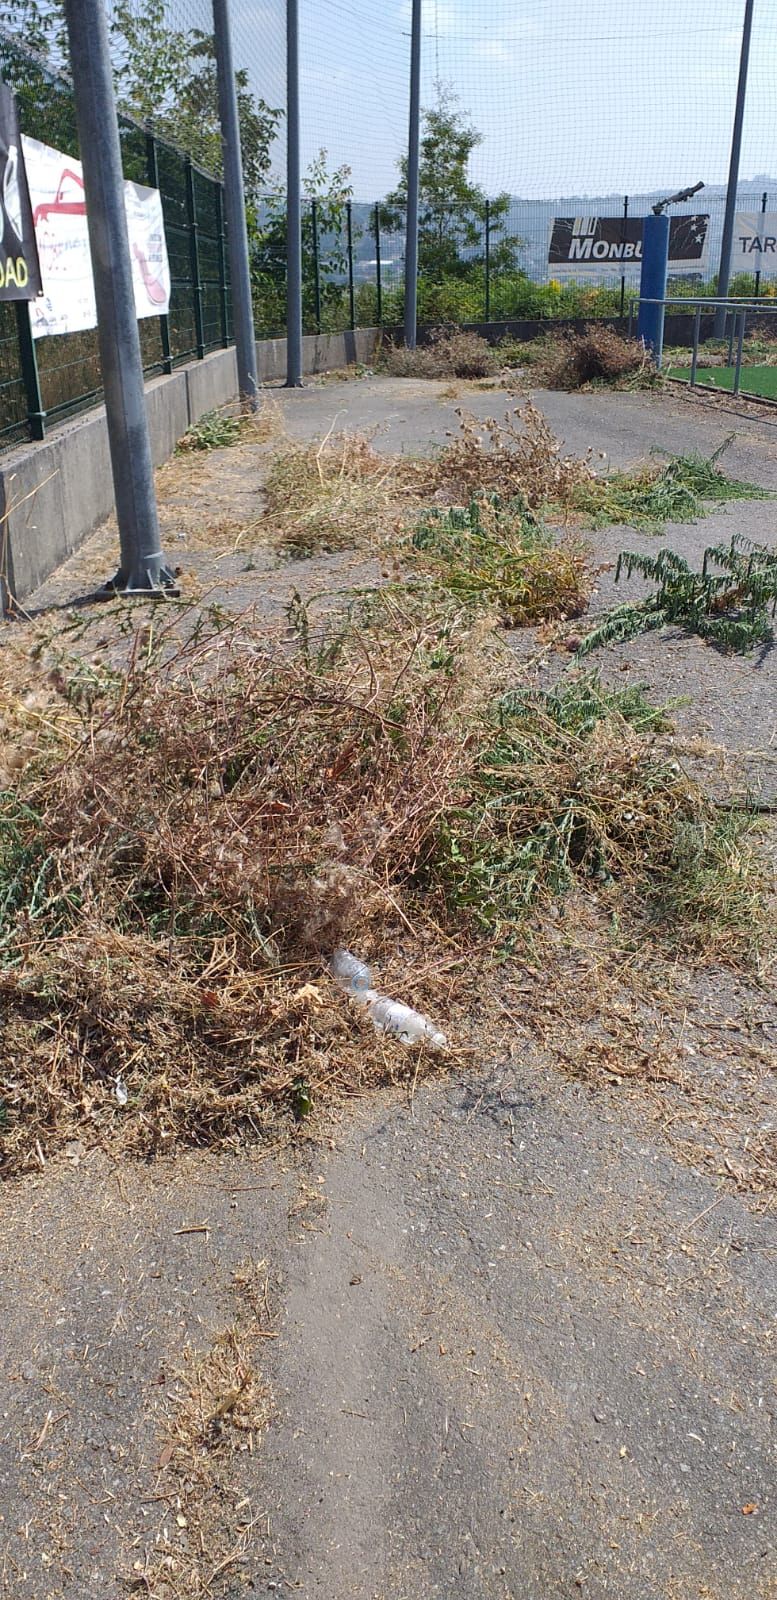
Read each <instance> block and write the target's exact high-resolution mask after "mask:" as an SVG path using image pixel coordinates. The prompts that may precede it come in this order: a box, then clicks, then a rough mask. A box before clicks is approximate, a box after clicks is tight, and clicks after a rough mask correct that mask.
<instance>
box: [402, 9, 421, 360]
mask: <svg viewBox="0 0 777 1600" xmlns="http://www.w3.org/2000/svg"><path fill="white" fill-rule="evenodd" d="M420 149H421V0H413V15H412V22H411V27H410V125H409V129H408V140H407V219H406V227H405V344H406V346H407V348H408V350H415V347H416V337H417V331H418V183H419V166H420Z"/></svg>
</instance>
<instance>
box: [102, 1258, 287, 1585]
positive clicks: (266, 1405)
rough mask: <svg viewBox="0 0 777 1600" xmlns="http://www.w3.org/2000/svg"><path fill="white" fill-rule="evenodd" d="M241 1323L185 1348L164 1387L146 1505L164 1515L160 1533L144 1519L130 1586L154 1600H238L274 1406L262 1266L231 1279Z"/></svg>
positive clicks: (247, 1267)
mask: <svg viewBox="0 0 777 1600" xmlns="http://www.w3.org/2000/svg"><path fill="white" fill-rule="evenodd" d="M233 1294H234V1297H235V1300H236V1316H235V1319H234V1321H233V1322H232V1323H231V1325H230V1326H229V1327H226V1328H223V1329H221V1330H220V1331H218V1332H217V1333H216V1334H215V1335H214V1336H213V1338H212V1340H211V1342H210V1344H209V1345H208V1347H207V1348H205V1349H200V1350H196V1349H194V1348H193V1347H192V1346H191V1345H187V1346H186V1347H185V1348H184V1350H183V1353H182V1357H181V1362H180V1366H179V1367H178V1369H177V1371H176V1372H174V1373H173V1374H172V1376H171V1378H170V1379H169V1380H168V1381H167V1383H166V1385H165V1400H164V1410H165V1417H164V1424H163V1427H162V1429H161V1434H160V1438H159V1442H158V1443H159V1448H158V1452H157V1459H156V1463H155V1471H154V1474H153V1478H151V1480H150V1483H149V1489H150V1490H152V1493H150V1494H149V1496H148V1499H147V1501H146V1505H147V1506H149V1507H151V1506H154V1507H158V1506H159V1505H160V1504H161V1506H162V1510H161V1512H157V1516H156V1518H155V1519H154V1520H153V1523H152V1526H153V1532H151V1533H150V1532H149V1522H148V1520H147V1519H144V1520H143V1522H142V1523H141V1524H140V1525H139V1527H138V1529H137V1533H136V1539H135V1547H137V1545H141V1546H142V1548H143V1554H142V1556H140V1555H135V1556H134V1559H133V1560H132V1561H131V1562H128V1569H129V1570H128V1571H127V1573H126V1582H127V1586H128V1587H129V1589H130V1590H131V1591H133V1592H136V1593H140V1594H143V1595H145V1596H147V1597H148V1600H197V1597H199V1596H202V1597H204V1596H215V1595H216V1594H223V1593H230V1592H232V1588H233V1585H234V1583H235V1581H236V1576H237V1573H238V1571H239V1569H240V1567H241V1566H242V1565H243V1564H244V1562H245V1560H246V1558H247V1555H248V1552H249V1550H250V1547H251V1544H252V1540H253V1533H254V1529H255V1527H256V1523H257V1520H258V1516H259V1512H260V1509H261V1508H259V1507H258V1506H257V1507H254V1506H253V1504H252V1500H251V1483H250V1480H248V1479H247V1478H246V1477H245V1474H244V1472H243V1471H242V1470H241V1469H242V1467H243V1464H244V1463H245V1462H246V1461H248V1460H250V1459H251V1457H252V1456H253V1455H254V1452H255V1451H256V1450H258V1448H259V1446H260V1444H261V1440H262V1436H263V1434H264V1432H265V1429H266V1427H267V1424H268V1421H269V1418H270V1397H269V1394H268V1391H267V1389H266V1387H265V1385H264V1384H263V1382H262V1379H261V1377H260V1375H259V1374H258V1372H257V1370H256V1361H257V1354H258V1351H259V1350H260V1349H261V1341H262V1339H267V1338H273V1337H274V1334H273V1331H272V1326H271V1316H270V1306H269V1299H268V1280H267V1273H266V1268H265V1263H264V1262H253V1261H247V1262H245V1263H244V1264H243V1265H242V1266H241V1267H239V1268H238V1269H237V1271H236V1273H235V1274H234V1278H233Z"/></svg>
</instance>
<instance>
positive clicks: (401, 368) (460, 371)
mask: <svg viewBox="0 0 777 1600" xmlns="http://www.w3.org/2000/svg"><path fill="white" fill-rule="evenodd" d="M502 364H503V363H502V361H501V358H500V355H499V352H498V351H497V350H495V349H494V347H493V345H490V344H487V343H486V340H485V339H482V338H481V337H480V335H479V334H477V333H473V332H468V331H467V330H466V329H463V328H456V329H453V330H452V331H451V330H448V329H446V328H436V329H434V331H433V332H432V333H431V334H430V336H429V339H428V341H427V343H426V344H422V345H418V346H417V347H416V349H414V350H408V349H406V348H405V346H404V345H393V344H392V345H389V346H388V347H387V349H386V350H385V351H384V353H383V365H384V366H385V368H386V370H387V371H388V372H390V373H391V375H392V377H395V378H464V379H467V378H470V379H474V378H489V377H492V376H493V375H494V374H495V373H496V372H498V371H499V368H500V366H501V365H502Z"/></svg>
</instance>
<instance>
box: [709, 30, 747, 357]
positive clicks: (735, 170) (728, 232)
mask: <svg viewBox="0 0 777 1600" xmlns="http://www.w3.org/2000/svg"><path fill="white" fill-rule="evenodd" d="M752 28H753V0H745V20H744V24H743V27H742V50H741V53H740V57H739V82H738V84H737V103H736V108H735V111H734V129H733V133H732V135H731V161H730V163H729V169H728V189H727V190H726V214H725V217H724V219H723V243H722V244H721V247H720V271H719V272H718V299H719V300H725V299H726V297H727V295H728V286H729V282H730V279H731V249H732V245H733V243H734V216H735V212H736V208H737V185H738V183H739V156H740V151H741V149H742V124H743V122H744V119H745V95H746V93H747V68H748V62H749V60H750V34H751V32H752ZM725 327H726V310H725V307H724V306H718V309H717V311H716V312H715V338H716V339H722V338H723V334H724V332H725Z"/></svg>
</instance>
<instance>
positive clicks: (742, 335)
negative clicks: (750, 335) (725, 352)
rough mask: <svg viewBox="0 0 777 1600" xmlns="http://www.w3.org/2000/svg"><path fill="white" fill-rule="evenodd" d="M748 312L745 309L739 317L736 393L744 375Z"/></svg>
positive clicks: (735, 373) (735, 372) (735, 376)
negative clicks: (743, 350)
mask: <svg viewBox="0 0 777 1600" xmlns="http://www.w3.org/2000/svg"><path fill="white" fill-rule="evenodd" d="M746 317H747V312H746V311H743V312H742V314H741V316H740V317H739V338H738V340H737V364H736V367H735V369H734V394H739V385H740V381H741V377H742V346H743V345H744V342H745V318H746Z"/></svg>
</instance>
